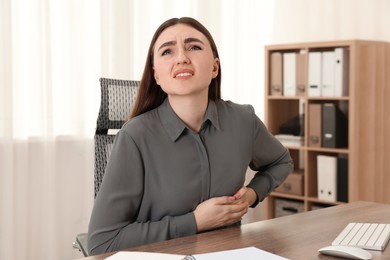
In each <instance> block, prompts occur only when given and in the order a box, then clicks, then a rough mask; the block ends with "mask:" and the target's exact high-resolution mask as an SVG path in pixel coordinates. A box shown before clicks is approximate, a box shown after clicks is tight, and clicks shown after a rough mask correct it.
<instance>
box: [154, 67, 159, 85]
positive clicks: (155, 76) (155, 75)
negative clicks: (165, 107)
mask: <svg viewBox="0 0 390 260" xmlns="http://www.w3.org/2000/svg"><path fill="white" fill-rule="evenodd" d="M153 75H154V79H155V80H156V83H157V85H160V83H159V82H158V75H157V73H156V71H155V70H154V68H153Z"/></svg>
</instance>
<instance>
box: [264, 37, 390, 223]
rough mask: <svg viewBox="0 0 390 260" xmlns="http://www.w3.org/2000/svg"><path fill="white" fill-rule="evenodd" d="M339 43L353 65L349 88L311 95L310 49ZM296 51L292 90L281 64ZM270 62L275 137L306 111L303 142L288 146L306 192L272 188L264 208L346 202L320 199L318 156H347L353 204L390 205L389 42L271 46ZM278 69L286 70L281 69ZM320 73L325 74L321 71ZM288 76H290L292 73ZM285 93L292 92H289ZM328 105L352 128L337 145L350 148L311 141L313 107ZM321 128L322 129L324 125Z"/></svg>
mask: <svg viewBox="0 0 390 260" xmlns="http://www.w3.org/2000/svg"><path fill="white" fill-rule="evenodd" d="M340 47H341V48H345V51H344V52H343V53H346V52H347V53H349V54H348V55H347V56H343V57H344V58H345V59H346V61H347V63H348V66H347V67H345V68H344V69H343V70H342V75H343V77H344V78H346V79H347V81H348V82H344V81H343V84H346V85H343V86H347V88H346V89H345V88H342V90H346V91H343V92H342V93H343V94H342V95H338V96H321V93H320V94H319V96H312V95H313V93H312V92H311V93H310V94H309V93H308V91H307V89H308V87H307V86H309V85H311V84H309V60H310V59H309V56H310V54H311V52H320V53H321V55H324V53H325V52H329V51H334V50H335V49H336V48H340ZM291 53H292V54H294V53H295V54H296V55H295V59H296V60H295V62H296V63H295V66H296V71H295V75H296V76H295V77H296V78H295V86H296V89H293V91H292V92H291V84H290V85H288V86H287V88H286V89H285V87H286V86H283V80H284V78H283V77H284V76H285V75H284V74H283V73H284V71H285V69H284V67H278V66H283V62H284V58H288V57H290V56H291V55H290V54H291ZM284 54H287V55H284ZM326 55H328V54H326ZM293 56H294V55H293ZM321 59H322V58H321ZM287 61H288V60H287ZM290 61H291V60H290ZM321 62H322V61H321ZM265 64H266V66H265V89H264V91H265V93H264V97H265V98H264V105H265V109H264V111H265V114H264V122H265V125H266V126H267V128H268V130H269V131H270V132H271V133H272V134H274V135H279V134H285V132H286V131H282V130H283V129H285V126H286V125H285V124H286V122H290V120H291V119H294V118H297V117H300V116H301V115H303V117H302V118H303V124H304V125H303V126H301V127H300V128H301V130H302V127H303V130H304V131H303V132H302V133H300V134H303V135H304V143H303V145H302V146H291V145H286V148H287V149H289V151H290V154H291V157H292V159H293V160H294V167H295V169H294V170H295V171H297V170H301V171H303V186H304V187H303V191H304V194H303V195H302V196H297V195H292V194H286V193H280V192H272V193H271V194H270V196H269V198H268V199H266V200H264V203H265V204H267V206H266V207H265V208H266V209H267V213H266V215H267V216H268V218H272V217H274V212H275V199H286V200H289V199H291V200H295V201H299V202H302V203H303V205H304V210H305V211H307V210H312V208H316V206H318V205H319V206H333V205H339V204H343V203H345V202H339V201H328V200H323V199H319V198H318V197H317V194H318V191H317V184H318V183H317V181H318V177H317V170H318V165H317V158H318V157H317V156H319V155H327V156H333V157H338V158H341V160H345V159H347V160H348V162H347V168H348V173H347V177H348V184H347V189H348V190H347V191H348V198H347V200H348V201H349V202H352V201H358V200H368V201H375V202H380V203H390V189H388V187H387V186H388V183H390V172H389V171H388V161H389V158H390V138H387V137H388V135H387V133H390V118H389V117H388V111H390V102H388V101H387V98H385V97H389V96H390V74H389V73H388V71H390V43H388V42H378V41H364V40H363V41H362V40H345V41H327V42H312V43H310V42H309V43H297V44H278V45H269V46H266V47H265ZM280 64H282V65H280ZM321 64H322V63H321ZM278 68H282V69H280V70H279V72H278ZM275 70H276V72H275ZM290 72H291V71H290ZM321 73H323V72H322V70H321ZM287 75H290V76H291V74H287ZM290 83H291V82H290ZM322 83H323V82H322ZM285 91H287V92H285ZM285 93H288V94H289V96H284V95H283V94H285ZM291 93H293V94H291ZM294 93H295V94H294ZM328 93H329V92H328ZM339 93H341V92H339ZM315 94H316V93H315ZM327 103H331V104H334V105H335V106H336V108H337V109H338V110H339V111H341V113H342V114H343V117H344V119H343V120H346V121H343V123H344V124H345V126H343V127H344V128H342V129H347V130H346V131H347V136H346V137H345V138H343V139H342V140H347V141H348V144H338V145H335V147H337V146H341V147H342V146H345V145H346V146H347V147H342V148H327V147H323V146H325V145H322V146H321V145H318V146H312V143H310V146H309V135H310V133H309V132H310V129H311V128H310V125H309V121H310V120H315V118H318V117H316V116H314V117H313V115H314V114H310V113H309V112H310V111H314V110H309V106H310V105H313V106H315V105H317V104H319V105H321V107H320V108H321V110H317V111H321V112H320V113H323V112H322V111H323V110H322V109H323V108H324V107H325V104H327ZM313 106H311V108H313ZM326 106H327V107H328V105H326ZM317 109H318V106H317ZM310 115H312V119H310ZM320 115H321V116H322V114H320ZM311 122H313V121H311ZM282 126H283V128H282ZM319 129H321V131H322V128H319ZM343 136H344V135H343ZM321 137H323V136H321ZM320 144H321V143H320ZM313 145H315V144H313ZM344 191H345V190H344Z"/></svg>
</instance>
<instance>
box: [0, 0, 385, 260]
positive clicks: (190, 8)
mask: <svg viewBox="0 0 390 260" xmlns="http://www.w3.org/2000/svg"><path fill="white" fill-rule="evenodd" d="M323 11H324V13H323ZM389 13H390V10H389V1H388V0H375V1H372V0H358V1H355V0H339V1H336V0H331V1H329V0H315V1H313V0H296V1H290V0H269V1H258V0H212V1H210V0H164V1H160V0H115V1H114V0H100V1H96V0H0V84H1V85H0V87H1V88H0V259H18V260H19V259H74V258H78V257H81V256H82V255H81V254H80V253H79V252H77V251H76V250H74V249H72V247H71V244H72V242H73V241H74V237H75V235H76V234H77V233H80V232H85V231H87V226H88V221H89V217H90V213H91V209H92V206H93V157H94V154H93V133H94V128H95V122H96V116H97V112H98V106H99V102H100V93H99V83H98V78H99V77H111V78H120V79H140V77H141V73H142V70H143V67H144V62H145V58H146V56H145V55H146V53H147V48H148V45H149V42H150V39H151V36H152V34H153V33H154V31H155V29H156V28H157V26H158V25H159V24H161V23H162V22H163V21H165V20H166V19H168V18H171V17H181V16H192V17H194V18H196V19H198V20H199V21H201V22H202V23H203V24H204V25H205V26H206V27H207V28H208V29H209V30H210V31H211V33H212V34H213V36H214V39H215V41H216V43H217V45H218V48H219V52H220V56H221V64H222V77H223V80H222V92H223V97H224V98H225V99H231V100H233V101H235V102H238V103H249V104H252V105H253V106H254V107H255V109H256V112H257V113H258V115H259V116H260V117H262V116H263V97H264V93H263V92H264V87H263V85H264V83H263V82H264V45H266V44H271V43H279V42H283V43H290V42H302V41H317V40H318V41H321V40H337V39H339V38H351V39H352V38H363V39H367V38H368V39H377V40H378V39H379V40H387V41H389V40H390V34H389V26H388V24H390V21H389V17H390V16H388V14H389ZM329 19H334V20H331V21H333V22H329ZM251 214H252V213H251ZM257 218H258V215H257V214H254V215H253V218H252V219H257Z"/></svg>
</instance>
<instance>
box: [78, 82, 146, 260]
mask: <svg viewBox="0 0 390 260" xmlns="http://www.w3.org/2000/svg"><path fill="white" fill-rule="evenodd" d="M138 85H139V81H133V80H118V79H108V78H100V88H101V102H100V109H99V115H98V118H97V126H96V132H95V173H94V179H95V181H94V186H95V194H94V196H95V198H96V195H97V193H98V192H99V188H100V184H101V182H102V180H103V175H104V171H105V169H106V165H107V161H108V158H109V157H110V153H111V148H112V144H113V142H114V139H115V134H116V133H117V132H118V131H119V129H120V128H121V127H122V125H123V124H124V123H125V122H126V120H127V119H128V117H129V113H130V109H131V107H132V105H133V103H134V101H135V98H136V96H137V90H138ZM87 240H88V234H87V233H81V234H78V235H77V236H76V242H73V247H74V248H77V249H78V250H80V251H81V252H82V253H83V254H84V256H88V250H87Z"/></svg>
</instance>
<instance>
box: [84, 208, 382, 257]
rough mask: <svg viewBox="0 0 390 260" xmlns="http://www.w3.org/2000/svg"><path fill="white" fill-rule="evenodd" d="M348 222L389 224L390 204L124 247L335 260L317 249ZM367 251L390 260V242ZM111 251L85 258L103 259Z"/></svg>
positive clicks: (328, 210) (308, 214) (316, 213)
mask: <svg viewBox="0 0 390 260" xmlns="http://www.w3.org/2000/svg"><path fill="white" fill-rule="evenodd" d="M349 222H373V223H390V205H388V204H380V203H373V202H353V203H349V204H343V205H339V206H333V207H330V208H325V209H319V210H314V211H310V212H305V213H300V214H295V215H291V216H286V217H280V218H275V219H270V220H264V221H259V222H255V223H250V224H246V225H242V226H241V227H233V228H227V229H223V230H216V231H212V232H206V233H202V234H197V235H193V236H187V237H183V238H178V239H172V240H168V241H163V242H158V243H154V244H150V245H145V246H140V247H136V248H129V249H128V250H131V251H146V252H160V253H171V254H183V255H187V254H200V253H208V252H214V251H221V250H228V249H236V248H242V247H248V246H255V247H257V248H260V249H263V250H265V251H268V252H271V253H274V254H277V255H280V256H283V257H286V258H289V259H337V258H334V257H330V256H325V255H320V254H319V253H318V252H317V250H318V249H320V248H321V247H324V246H328V245H330V244H331V242H332V241H333V240H334V239H335V238H336V236H337V235H338V234H339V233H340V231H341V230H342V229H343V228H344V227H345V226H346V225H347V224H348V223H349ZM370 252H371V253H372V255H373V259H390V245H388V246H387V247H386V249H385V250H384V251H370ZM111 254H112V253H111ZM111 254H103V255H98V256H92V257H88V258H85V259H88V260H97V259H104V258H105V257H107V256H109V255H111Z"/></svg>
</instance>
